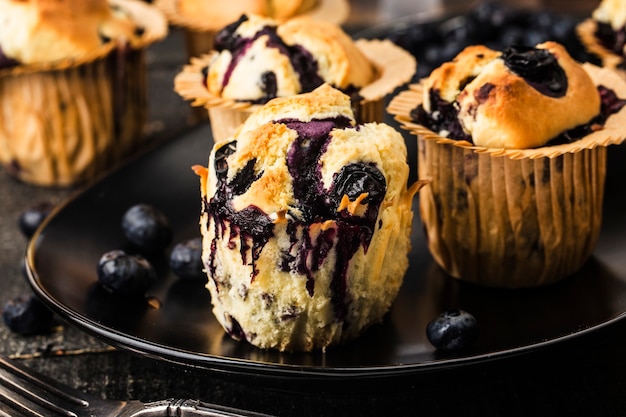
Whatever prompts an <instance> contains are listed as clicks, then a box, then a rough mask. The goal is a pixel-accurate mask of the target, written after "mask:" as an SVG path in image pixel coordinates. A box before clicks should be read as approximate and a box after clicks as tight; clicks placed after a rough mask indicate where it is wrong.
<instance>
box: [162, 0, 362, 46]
mask: <svg viewBox="0 0 626 417" xmlns="http://www.w3.org/2000/svg"><path fill="white" fill-rule="evenodd" d="M154 4H155V5H156V6H157V7H158V8H159V9H160V10H161V11H163V13H165V15H166V16H167V19H168V20H169V22H170V23H171V24H172V25H174V26H177V27H180V28H183V29H184V32H185V39H186V43H187V54H188V57H189V58H191V57H196V56H200V55H201V54H205V53H207V52H209V51H210V50H212V49H213V40H214V37H215V34H216V33H217V32H218V31H219V30H221V29H222V28H223V27H224V26H226V25H228V24H230V23H232V22H234V21H236V20H237V19H238V18H239V17H240V16H241V15H242V14H257V15H261V16H266V17H271V18H273V19H279V20H283V19H288V18H291V17H295V16H309V17H311V18H313V19H317V20H322V21H327V22H331V23H335V24H341V23H343V22H344V21H345V20H346V19H347V18H348V15H349V14H350V4H349V2H348V1H347V0H231V1H227V2H226V1H223V0H155V1H154Z"/></svg>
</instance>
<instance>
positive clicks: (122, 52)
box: [0, 0, 167, 186]
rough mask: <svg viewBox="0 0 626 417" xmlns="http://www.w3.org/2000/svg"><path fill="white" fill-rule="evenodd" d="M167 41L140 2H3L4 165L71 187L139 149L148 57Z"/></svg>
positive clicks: (158, 20)
mask: <svg viewBox="0 0 626 417" xmlns="http://www.w3.org/2000/svg"><path fill="white" fill-rule="evenodd" d="M166 34H167V21H166V20H165V17H164V16H163V14H162V13H161V12H160V11H159V10H158V9H156V8H155V7H154V6H151V5H148V4H146V3H145V2H142V1H139V0H110V1H107V0H65V1H61V0H0V102H1V110H0V163H1V164H2V165H3V166H4V167H5V168H6V170H7V171H8V172H9V173H10V174H12V175H14V176H15V177H17V178H19V179H20V180H23V181H25V182H28V183H32V184H36V185H42V186H69V185H73V184H77V183H81V182H84V181H87V180H90V179H93V178H95V177H96V176H97V175H99V174H100V173H101V172H103V171H104V170H106V169H108V168H109V167H111V166H112V165H114V164H115V163H116V162H118V161H120V160H121V159H122V158H124V157H126V156H128V155H129V154H131V153H132V152H133V151H136V150H138V149H139V148H140V147H141V142H142V131H143V127H144V123H145V121H146V117H147V116H146V114H147V111H146V107H147V103H146V99H147V98H146V88H147V86H146V79H145V57H144V52H145V49H146V48H147V47H148V46H149V45H150V44H152V43H154V42H156V41H158V40H160V39H162V38H164V37H165V36H166Z"/></svg>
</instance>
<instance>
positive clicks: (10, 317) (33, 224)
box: [2, 201, 54, 336]
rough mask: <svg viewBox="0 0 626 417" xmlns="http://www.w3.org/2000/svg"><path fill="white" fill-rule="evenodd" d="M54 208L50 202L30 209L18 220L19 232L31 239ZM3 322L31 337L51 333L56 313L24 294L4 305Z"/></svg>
mask: <svg viewBox="0 0 626 417" xmlns="http://www.w3.org/2000/svg"><path fill="white" fill-rule="evenodd" d="M53 208H54V205H53V204H52V203H50V202H48V201H42V202H38V203H36V204H34V205H33V206H31V207H28V208H27V209H26V210H24V211H23V212H22V213H21V214H20V217H19V218H18V219H17V226H18V228H19V230H20V231H21V232H22V234H23V235H24V236H25V237H26V238H27V239H30V238H31V237H32V236H33V235H34V234H35V232H36V231H37V229H38V228H39V227H40V226H41V224H42V223H43V221H44V220H45V219H46V218H47V217H48V215H49V214H50V212H51V211H52V209H53ZM22 271H23V273H26V272H25V271H26V269H25V264H24V263H22ZM2 320H3V321H4V324H5V325H6V326H7V327H8V328H9V329H10V330H11V331H13V332H15V333H18V334H21V335H24V336H30V335H35V334H41V333H45V332H47V331H49V330H50V328H51V326H52V323H53V320H54V313H53V312H52V310H50V309H49V308H48V307H47V306H46V305H45V304H44V303H43V302H42V301H41V300H40V299H39V298H38V297H37V296H36V295H35V294H33V293H24V294H19V295H16V296H15V297H13V298H11V299H9V300H7V301H6V302H5V303H4V305H3V307H2Z"/></svg>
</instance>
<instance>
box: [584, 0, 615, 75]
mask: <svg viewBox="0 0 626 417" xmlns="http://www.w3.org/2000/svg"><path fill="white" fill-rule="evenodd" d="M576 30H577V32H578V36H579V38H580V40H581V43H582V44H583V45H584V46H585V48H586V49H587V51H588V52H590V53H592V54H593V55H595V56H597V57H598V58H600V59H601V61H602V65H603V66H607V67H609V68H616V69H618V70H619V72H620V73H621V74H623V72H622V71H624V70H625V69H626V64H625V63H624V59H625V58H626V2H624V1H622V0H602V1H601V2H600V4H599V5H598V7H597V8H596V9H595V10H594V11H593V12H592V14H591V16H590V17H589V18H587V19H585V20H584V21H583V22H581V23H580V24H579V25H578V26H577V28H576ZM625 76H626V75H625Z"/></svg>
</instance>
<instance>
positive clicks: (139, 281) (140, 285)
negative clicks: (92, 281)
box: [97, 249, 156, 296]
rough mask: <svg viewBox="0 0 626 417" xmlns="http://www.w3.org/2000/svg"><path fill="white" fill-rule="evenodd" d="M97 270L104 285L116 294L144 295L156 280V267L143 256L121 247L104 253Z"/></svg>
mask: <svg viewBox="0 0 626 417" xmlns="http://www.w3.org/2000/svg"><path fill="white" fill-rule="evenodd" d="M97 271H98V279H99V281H100V284H101V285H102V287H104V289H106V290H107V291H109V292H110V293H114V294H122V295H130V296H136V295H144V294H145V292H146V291H147V290H148V289H149V288H150V286H151V285H152V284H153V283H154V281H155V280H156V272H155V270H154V268H153V267H152V265H151V264H150V262H148V261H147V260H146V259H145V258H144V257H143V256H141V255H129V254H127V253H126V252H124V251H123V250H119V249H117V250H112V251H109V252H106V253H105V254H103V255H102V257H101V258H100V261H99V262H98V268H97Z"/></svg>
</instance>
